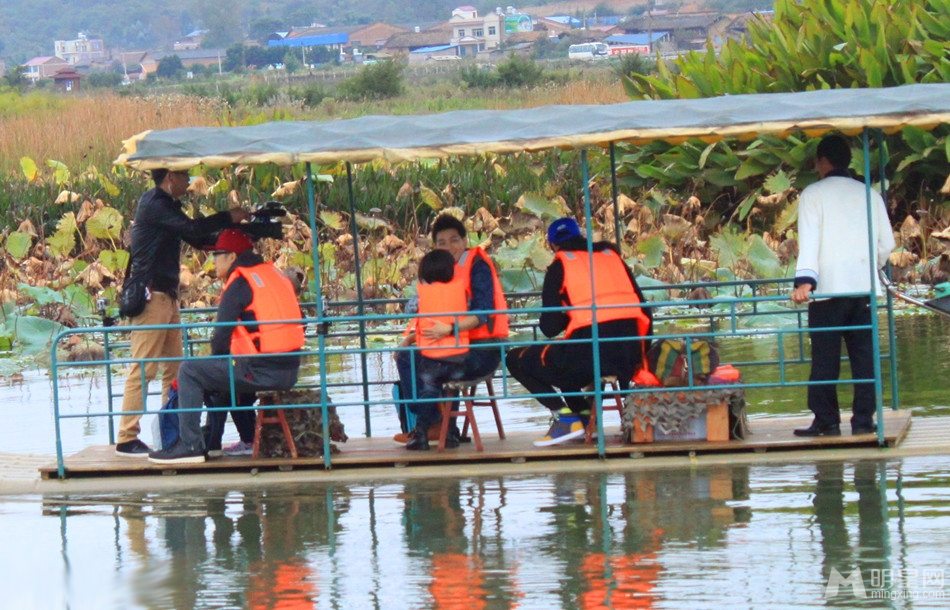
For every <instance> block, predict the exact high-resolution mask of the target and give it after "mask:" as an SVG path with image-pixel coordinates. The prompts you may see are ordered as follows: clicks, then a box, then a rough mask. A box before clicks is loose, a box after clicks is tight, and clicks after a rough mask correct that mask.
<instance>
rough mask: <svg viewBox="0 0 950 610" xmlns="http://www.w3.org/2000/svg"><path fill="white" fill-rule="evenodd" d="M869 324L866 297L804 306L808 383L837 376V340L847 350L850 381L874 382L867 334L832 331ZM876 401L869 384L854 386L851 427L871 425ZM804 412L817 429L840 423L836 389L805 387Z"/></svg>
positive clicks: (867, 331)
mask: <svg viewBox="0 0 950 610" xmlns="http://www.w3.org/2000/svg"><path fill="white" fill-rule="evenodd" d="M870 324H871V307H870V300H869V299H868V297H835V298H831V299H827V300H824V301H812V302H811V303H810V304H809V305H808V327H809V328H810V329H811V332H810V333H809V335H810V336H811V376H809V378H808V379H809V380H810V381H836V380H837V379H838V378H839V376H840V375H841V340H842V339H844V344H845V346H846V347H847V348H848V360H850V361H851V378H852V379H870V380H873V379H874V357H875V356H874V341H873V337H872V336H871V330H870V329H867V328H862V329H859V330H832V331H820V330H818V329H821V328H829V327H835V326H867V325H870ZM875 399H876V397H875V393H874V384H873V383H857V384H854V402H853V404H852V407H851V408H852V412H853V415H852V417H851V426H852V427H870V426H872V425H873V423H874V411H875V407H876V400H875ZM808 408H809V409H811V411H812V412H813V413H814V414H815V421H816V422H817V423H818V425H820V426H830V425H835V424H840V423H841V413H840V411H839V408H838V386H837V385H835V384H825V385H815V386H808Z"/></svg>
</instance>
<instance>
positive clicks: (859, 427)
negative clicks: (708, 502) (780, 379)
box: [792, 135, 894, 436]
mask: <svg viewBox="0 0 950 610" xmlns="http://www.w3.org/2000/svg"><path fill="white" fill-rule="evenodd" d="M816 157H817V159H816V162H815V168H816V169H817V170H818V175H819V176H820V177H821V180H819V181H818V182H816V183H815V184H812V185H811V186H809V187H808V188H806V189H805V190H804V191H802V194H801V197H800V198H799V200H798V244H799V245H798V247H799V254H798V267H797V269H796V270H795V288H794V290H793V292H792V301H794V302H795V303H806V302H808V301H809V300H810V299H811V293H812V292H816V293H818V294H820V295H821V298H819V299H815V300H812V301H811V303H809V305H808V327H809V328H810V329H811V332H810V335H811V358H812V360H811V376H810V377H809V380H810V381H837V379H838V376H839V375H840V369H841V340H842V339H844V342H845V345H846V346H847V348H848V359H849V360H850V361H851V377H852V379H855V380H858V379H868V380H870V379H874V358H875V357H876V355H875V354H874V349H873V338H872V336H871V331H870V329H868V328H861V329H858V330H833V331H824V330H821V329H823V328H831V327H847V326H869V325H870V324H871V315H873V313H874V309H873V308H872V303H871V300H870V298H869V296H866V295H865V296H857V294H859V293H870V292H871V289H872V283H873V284H876V279H875V277H876V276H875V275H873V273H872V269H875V270H876V269H877V268H878V267H879V266H880V265H882V264H884V262H886V261H887V257H888V255H889V254H890V252H891V250H893V249H894V233H893V231H892V229H891V223H890V219H889V218H888V216H887V209H886V208H885V207H884V200H883V199H882V198H881V196H880V195H879V194H878V193H877V191H875V190H873V189H872V190H871V191H870V193H871V214H872V218H871V226H872V227H873V240H874V256H875V260H874V266H873V267H872V266H871V264H870V261H869V260H868V257H869V256H870V248H869V247H868V224H867V223H868V218H867V216H868V214H867V193H868V191H867V189H866V187H865V185H864V183H863V182H859V181H857V180H855V179H853V178H852V177H851V175H850V173H849V172H848V166H849V165H850V164H851V148H850V147H849V146H848V142H847V141H846V140H845V139H844V138H842V137H841V136H837V135H834V136H827V137H825V138H823V139H822V141H821V142H820V143H819V144H818V150H817V155H816ZM875 288H876V286H875ZM835 295H852V296H835ZM875 406H876V398H875V393H874V384H873V383H856V384H854V403H853V405H852V412H853V415H852V417H851V434H869V433H873V432H876V428H875V426H874V411H875ZM808 408H809V409H811V411H812V412H813V413H814V414H815V420H814V422H812V424H811V426H809V427H807V428H799V429H797V430H795V434H796V435H797V436H839V435H840V434H841V427H840V424H841V413H840V412H839V410H838V388H837V385H835V384H831V383H828V384H824V385H810V386H808Z"/></svg>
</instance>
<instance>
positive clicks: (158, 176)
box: [152, 168, 168, 186]
mask: <svg viewBox="0 0 950 610" xmlns="http://www.w3.org/2000/svg"><path fill="white" fill-rule="evenodd" d="M167 175H168V170H167V169H165V168H159V169H153V170H152V181H153V182H155V186H160V185H161V184H162V182H164V181H165V176H167Z"/></svg>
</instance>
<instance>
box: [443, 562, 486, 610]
mask: <svg viewBox="0 0 950 610" xmlns="http://www.w3.org/2000/svg"><path fill="white" fill-rule="evenodd" d="M483 569H484V568H483V567H482V560H481V558H480V557H478V556H477V555H463V554H462V553H436V554H434V555H433V556H432V584H431V585H429V593H431V594H432V608H441V609H443V610H445V609H463V608H464V609H465V610H478V609H479V608H485V607H487V605H488V601H487V598H488V591H486V590H485V587H484V586H483V585H484V584H485V576H484V574H483V572H482V571H483Z"/></svg>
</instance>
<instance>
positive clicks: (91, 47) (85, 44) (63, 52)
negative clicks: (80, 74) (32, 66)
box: [53, 34, 108, 66]
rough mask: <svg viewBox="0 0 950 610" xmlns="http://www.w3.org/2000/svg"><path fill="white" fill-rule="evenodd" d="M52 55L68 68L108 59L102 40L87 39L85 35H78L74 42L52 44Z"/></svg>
mask: <svg viewBox="0 0 950 610" xmlns="http://www.w3.org/2000/svg"><path fill="white" fill-rule="evenodd" d="M53 55H55V56H56V57H58V58H60V59H62V60H65V61H66V63H68V64H69V65H70V66H88V65H89V64H91V63H93V62H96V61H101V60H104V59H106V58H107V57H108V53H107V52H106V47H105V45H104V44H103V42H102V39H101V38H87V37H86V35H85V34H80V35H79V38H77V39H76V40H57V41H56V42H54V43H53Z"/></svg>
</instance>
